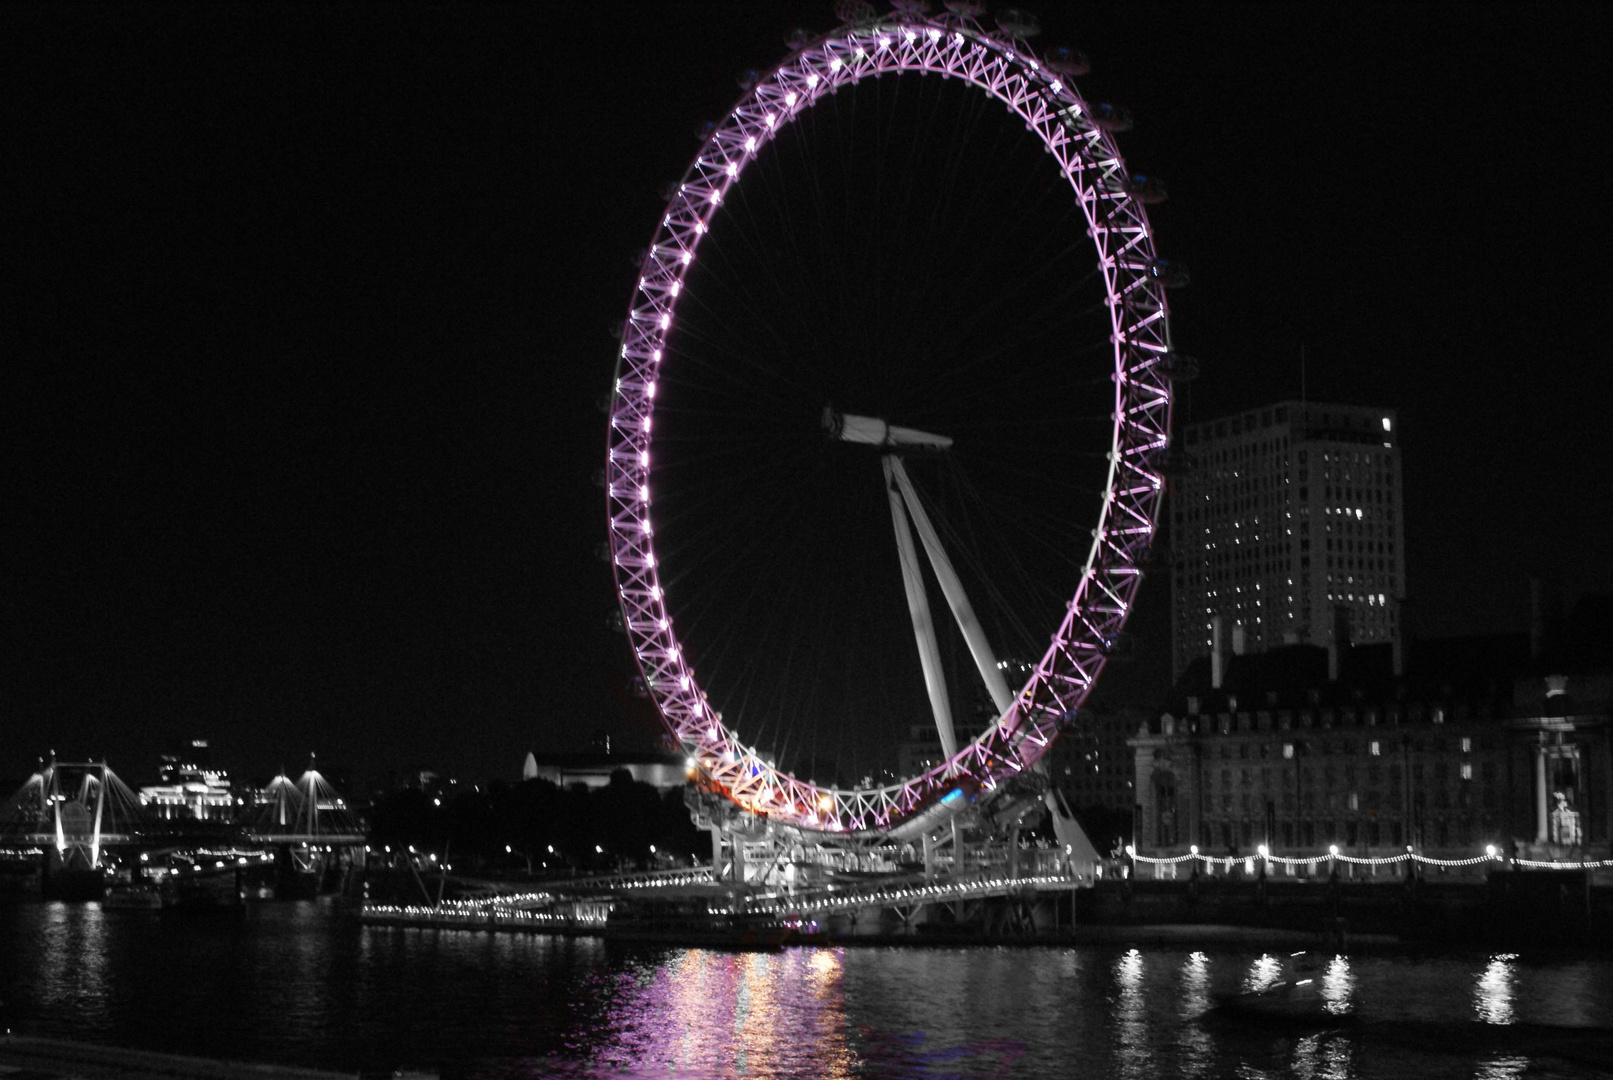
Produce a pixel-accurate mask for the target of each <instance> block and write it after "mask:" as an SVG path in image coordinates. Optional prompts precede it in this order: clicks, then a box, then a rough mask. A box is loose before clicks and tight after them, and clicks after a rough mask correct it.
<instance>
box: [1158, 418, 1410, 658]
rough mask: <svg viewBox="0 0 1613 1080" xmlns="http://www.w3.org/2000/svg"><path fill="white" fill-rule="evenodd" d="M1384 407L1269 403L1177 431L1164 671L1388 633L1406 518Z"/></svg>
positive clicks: (1388, 636) (1393, 434)
mask: <svg viewBox="0 0 1613 1080" xmlns="http://www.w3.org/2000/svg"><path fill="white" fill-rule="evenodd" d="M1399 440H1400V432H1399V422H1398V420H1397V419H1396V416H1395V413H1394V411H1393V410H1391V409H1380V408H1369V407H1363V406H1357V405H1330V404H1323V403H1320V402H1299V401H1281V402H1277V403H1275V404H1273V405H1268V406H1266V407H1264V408H1259V409H1251V410H1250V411H1248V412H1245V413H1240V414H1238V415H1236V416H1229V417H1224V418H1222V419H1219V420H1212V421H1209V422H1207V423H1202V424H1194V425H1191V426H1189V427H1187V428H1185V429H1184V430H1183V432H1182V440H1181V445H1182V448H1183V450H1184V460H1186V461H1187V462H1188V467H1187V468H1186V469H1184V470H1183V471H1182V472H1181V473H1180V474H1178V475H1177V476H1176V477H1175V479H1174V480H1173V482H1172V485H1173V490H1172V498H1171V511H1170V529H1171V547H1172V551H1173V553H1174V558H1173V577H1172V616H1171V644H1172V677H1173V679H1178V678H1180V677H1181V676H1182V674H1183V673H1184V672H1185V671H1186V670H1187V667H1188V665H1189V664H1190V663H1192V662H1193V660H1195V659H1197V658H1199V657H1205V656H1214V657H1216V658H1218V660H1217V662H1218V663H1224V661H1225V658H1226V657H1227V656H1230V655H1233V654H1238V653H1245V652H1260V651H1262V650H1264V649H1271V648H1275V647H1277V646H1280V645H1285V644H1298V643H1308V644H1312V645H1318V646H1322V647H1327V648H1334V649H1338V648H1343V647H1347V646H1348V645H1350V644H1371V643H1376V642H1389V643H1391V644H1392V645H1394V646H1395V647H1396V648H1397V649H1398V647H1399V645H1400V642H1401V628H1400V609H1399V605H1400V602H1401V600H1402V599H1403V598H1404V596H1405V591H1406V578H1405V569H1404V567H1405V560H1404V551H1405V523H1404V515H1403V513H1402V502H1401V481H1400V441H1399Z"/></svg>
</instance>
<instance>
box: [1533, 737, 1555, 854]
mask: <svg viewBox="0 0 1613 1080" xmlns="http://www.w3.org/2000/svg"><path fill="white" fill-rule="evenodd" d="M1534 751H1535V843H1537V844H1544V843H1545V842H1546V837H1547V835H1548V833H1547V828H1548V825H1549V823H1550V820H1551V819H1550V816H1549V813H1548V811H1547V803H1548V799H1547V797H1546V795H1547V792H1546V748H1545V747H1544V746H1538V745H1537V746H1536V747H1535V748H1534Z"/></svg>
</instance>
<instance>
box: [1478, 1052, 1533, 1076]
mask: <svg viewBox="0 0 1613 1080" xmlns="http://www.w3.org/2000/svg"><path fill="white" fill-rule="evenodd" d="M1528 1071H1529V1059H1528V1058H1526V1057H1502V1058H1495V1059H1494V1060H1492V1061H1481V1062H1479V1068H1478V1071H1477V1072H1475V1073H1474V1074H1473V1080H1515V1078H1517V1077H1520V1076H1523V1075H1525V1074H1526V1073H1527V1072H1528Z"/></svg>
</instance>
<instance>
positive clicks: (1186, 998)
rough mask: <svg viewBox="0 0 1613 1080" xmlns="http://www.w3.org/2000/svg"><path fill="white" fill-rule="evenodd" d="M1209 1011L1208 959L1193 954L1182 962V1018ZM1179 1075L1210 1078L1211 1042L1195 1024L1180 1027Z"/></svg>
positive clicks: (1211, 1065)
mask: <svg viewBox="0 0 1613 1080" xmlns="http://www.w3.org/2000/svg"><path fill="white" fill-rule="evenodd" d="M1209 1009H1210V958H1209V957H1208V956H1205V955H1204V954H1203V953H1201V952H1195V953H1192V954H1190V955H1189V956H1188V958H1187V959H1186V960H1184V961H1182V1019H1184V1020H1188V1021H1192V1020H1195V1019H1197V1018H1198V1017H1200V1016H1203V1015H1204V1014H1205V1013H1206V1012H1208V1011H1209ZM1181 1046H1182V1075H1183V1076H1188V1077H1193V1076H1210V1075H1212V1073H1213V1071H1214V1068H1215V1043H1214V1041H1213V1040H1212V1039H1211V1038H1210V1033H1209V1032H1208V1031H1205V1030H1204V1028H1202V1027H1200V1026H1199V1025H1198V1024H1193V1023H1189V1024H1186V1025H1185V1026H1183V1028H1182V1035H1181Z"/></svg>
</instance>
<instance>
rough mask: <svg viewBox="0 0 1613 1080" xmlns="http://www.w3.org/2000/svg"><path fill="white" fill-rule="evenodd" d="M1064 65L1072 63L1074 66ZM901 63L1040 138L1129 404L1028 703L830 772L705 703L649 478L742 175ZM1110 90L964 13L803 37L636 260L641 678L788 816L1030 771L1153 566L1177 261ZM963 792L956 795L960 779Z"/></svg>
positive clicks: (634, 445) (762, 79)
mask: <svg viewBox="0 0 1613 1080" xmlns="http://www.w3.org/2000/svg"><path fill="white" fill-rule="evenodd" d="M1060 66H1061V67H1063V68H1065V69H1066V70H1068V68H1069V65H1067V64H1066V65H1060ZM901 72H916V73H922V74H925V75H937V76H940V77H942V78H954V79H962V80H965V81H966V82H968V83H969V84H971V85H973V86H976V87H978V88H979V89H981V90H983V91H984V92H985V93H986V94H988V95H990V96H991V97H992V98H994V99H996V100H997V101H1000V102H1001V103H1002V104H1003V105H1005V106H1006V107H1007V108H1008V109H1010V110H1011V111H1012V112H1013V113H1015V114H1017V115H1018V116H1019V117H1021V118H1022V119H1023V120H1024V122H1025V124H1026V126H1027V127H1028V128H1029V129H1030V130H1031V131H1032V132H1034V133H1035V135H1036V136H1037V137H1039V138H1040V139H1041V140H1042V142H1043V143H1044V144H1045V146H1046V148H1047V150H1048V152H1049V153H1050V154H1051V155H1052V156H1053V158H1054V159H1055V161H1056V162H1057V164H1058V167H1059V169H1060V170H1061V171H1062V173H1063V175H1064V176H1065V177H1066V178H1067V179H1068V181H1069V184H1070V188H1071V190H1072V191H1073V193H1074V195H1075V197H1076V199H1077V200H1078V201H1079V203H1080V205H1081V208H1082V210H1083V211H1084V213H1085V215H1086V218H1087V221H1088V223H1089V234H1090V235H1091V237H1092V239H1093V241H1094V244H1095V246H1096V248H1097V256H1098V262H1099V268H1100V270H1101V272H1102V274H1103V278H1104V282H1105V286H1106V289H1107V296H1108V305H1109V308H1110V317H1111V324H1112V327H1113V334H1112V341H1113V345H1114V375H1113V376H1112V377H1113V379H1114V384H1115V407H1114V415H1113V420H1114V427H1113V438H1112V442H1111V451H1110V455H1109V461H1110V464H1109V472H1108V482H1107V490H1106V492H1105V497H1104V504H1103V510H1102V512H1101V514H1100V517H1099V520H1098V525H1097V528H1096V529H1095V530H1094V532H1093V535H1094V540H1093V544H1092V548H1091V550H1090V552H1089V554H1088V556H1087V560H1086V564H1085V568H1084V570H1083V573H1082V577H1081V580H1080V583H1079V585H1078V587H1077V589H1076V593H1075V596H1074V598H1073V599H1072V600H1071V601H1070V602H1069V604H1068V606H1067V610H1066V614H1065V616H1064V619H1063V621H1062V623H1061V624H1060V625H1059V627H1058V628H1057V630H1056V631H1055V632H1054V633H1053V635H1052V640H1051V643H1050V644H1049V646H1048V649H1047V652H1046V653H1045V654H1044V655H1043V656H1042V658H1041V661H1040V662H1039V663H1038V664H1037V665H1036V667H1035V670H1034V672H1033V673H1032V675H1031V676H1030V678H1029V680H1028V681H1027V682H1026V684H1025V685H1024V687H1023V688H1022V689H1021V690H1020V691H1019V693H1018V694H1017V695H1016V697H1015V699H1014V704H1013V706H1012V707H1011V708H1010V709H1009V710H1008V712H1007V713H1006V714H1004V715H1003V716H1001V717H1000V718H999V719H998V721H997V722H996V723H995V724H993V725H992V726H991V727H990V728H989V729H988V730H987V731H986V732H985V733H984V734H982V735H981V736H980V737H979V738H978V739H976V740H975V741H974V742H973V743H971V744H970V745H968V746H966V747H964V748H962V749H961V750H959V752H958V753H957V754H956V755H955V756H954V757H952V758H951V759H949V760H947V761H945V762H943V763H942V764H940V765H937V766H936V767H935V768H933V769H931V770H930V771H928V772H926V773H923V774H922V775H919V776H915V777H912V778H910V779H907V780H905V781H902V782H900V783H896V784H891V785H888V786H885V787H879V788H869V789H858V790H842V789H829V788H820V787H818V786H816V785H814V784H811V783H808V782H805V781H802V780H798V779H796V778H795V777H793V776H789V775H787V774H785V773H783V772H780V771H779V770H777V769H775V768H774V767H773V766H772V765H771V764H769V763H768V762H767V761H766V760H764V759H763V757H762V756H761V754H760V753H759V752H758V751H756V750H755V749H754V748H751V747H747V746H745V745H744V744H743V743H742V742H741V741H740V739H739V738H738V736H737V735H736V733H735V732H733V731H731V730H729V729H728V728H727V727H726V726H725V725H724V724H723V722H722V721H721V720H720V718H719V716H718V714H717V712H716V710H715V709H714V708H713V707H712V706H711V705H709V704H708V703H707V701H706V697H705V694H704V693H702V691H701V689H700V685H699V683H698V681H697V680H696V678H695V674H694V672H693V670H692V668H691V665H690V664H689V662H688V660H687V659H686V658H685V656H684V654H683V652H682V650H681V648H680V646H679V644H678V640H677V638H676V636H675V635H674V632H673V627H672V622H671V618H670V616H669V614H668V609H667V604H666V597H665V595H664V593H663V592H662V589H661V585H660V581H659V576H658V572H657V563H656V556H655V549H654V536H655V528H654V516H653V514H652V507H653V502H652V499H651V490H650V481H651V473H652V461H653V454H654V449H655V444H654V440H653V438H652V432H653V421H654V413H655V391H656V382H657V377H658V372H659V368H660V364H661V360H662V357H663V355H664V352H665V348H666V340H667V336H668V334H669V332H670V330H671V328H672V325H673V320H674V319H675V318H676V305H677V302H678V294H679V293H680V292H681V291H682V289H683V282H684V278H685V275H686V274H687V273H688V271H689V267H690V265H691V263H692V262H693V261H694V259H695V257H696V254H697V252H698V250H699V247H700V241H701V239H702V237H703V236H704V235H705V233H706V231H707V228H708V223H709V222H710V221H711V219H712V217H713V215H715V214H717V213H719V212H721V206H722V203H723V200H724V197H725V195H726V193H727V192H728V189H729V187H730V185H732V184H734V183H736V182H737V181H738V180H739V178H740V177H741V176H742V175H743V173H744V170H745V168H746V166H747V165H748V164H749V163H750V162H751V161H753V160H755V158H756V156H757V154H758V153H760V152H761V150H762V147H763V146H764V145H766V143H767V142H768V140H770V139H771V138H773V136H774V135H775V134H777V132H778V131H779V130H780V129H781V128H782V127H783V126H784V125H785V124H788V123H790V122H791V121H792V120H794V119H795V118H796V117H797V116H798V115H800V114H801V113H802V112H804V111H805V110H807V109H809V108H811V107H812V105H813V104H814V103H815V102H816V101H817V100H818V99H819V98H821V97H822V96H823V95H825V94H827V93H829V92H830V91H831V90H834V89H836V88H839V87H845V86H850V85H852V84H854V83H857V82H858V81H860V80H862V79H866V78H869V77H871V76H875V75H880V74H890V73H901ZM1105 119H1106V117H1105V114H1104V113H1103V112H1102V107H1101V106H1100V107H1098V108H1097V109H1095V108H1094V107H1092V106H1089V105H1088V103H1087V102H1086V101H1085V100H1084V99H1083V98H1082V97H1081V96H1080V95H1079V94H1078V93H1077V92H1076V90H1075V88H1074V87H1073V86H1071V85H1070V82H1069V79H1068V77H1067V76H1065V75H1063V74H1061V73H1060V72H1059V71H1055V70H1054V69H1053V68H1052V67H1050V66H1049V64H1048V63H1047V62H1046V61H1044V60H1043V59H1040V58H1038V56H1037V55H1036V54H1034V53H1033V52H1031V51H1030V50H1029V49H1028V48H1027V47H1026V46H1025V44H1024V42H1023V41H1020V40H1018V39H1015V38H1014V37H1012V36H1011V35H1010V34H1008V33H1006V32H988V31H987V30H986V29H984V28H983V27H982V26H981V25H980V24H979V23H977V22H976V21H975V20H973V19H971V18H967V17H960V16H939V17H930V16H924V15H916V14H911V13H895V14H892V15H890V16H888V17H885V18H883V19H879V20H869V21H865V22H858V23H853V24H851V25H846V26H842V27H840V28H838V29H837V30H834V31H831V32H830V33H828V34H826V35H825V36H824V37H823V38H821V39H818V40H816V41H812V42H809V43H807V44H806V45H805V46H804V47H802V48H801V49H799V51H796V52H794V53H792V54H791V55H789V56H788V57H786V59H785V60H784V61H783V62H782V63H781V64H780V65H779V66H778V67H776V68H774V69H773V70H772V71H770V72H767V73H765V74H763V75H761V76H759V77H758V79H757V81H756V83H755V85H754V86H753V88H752V89H750V90H749V91H748V92H747V93H746V94H745V96H744V97H743V98H742V99H741V100H740V102H739V104H738V105H737V106H736V107H735V108H734V110H733V111H732V112H731V113H730V114H729V115H728V116H727V117H726V118H725V119H724V120H723V121H722V122H721V123H719V124H717V125H716V126H715V128H714V130H713V131H712V133H711V134H710V136H709V137H708V138H707V139H706V140H705V142H704V143H703V145H702V146H701V148H700V151H699V154H698V156H697V157H696V158H695V160H694V163H693V164H692V165H691V166H690V167H689V170H688V172H686V173H685V174H684V176H683V179H682V182H681V183H680V184H679V185H678V188H677V192H676V193H675V194H674V195H673V196H672V197H671V200H670V202H669V203H668V205H667V208H666V213H665V215H664V216H663V217H662V219H661V225H660V228H659V229H658V230H657V232H656V234H655V238H654V242H653V243H652V244H651V246H650V248H649V249H648V251H647V252H646V254H645V256H644V259H643V262H642V263H641V265H640V267H639V280H638V288H637V290H636V292H635V293H634V296H633V302H632V309H631V311H630V313H629V315H628V317H627V322H626V324H625V326H624V328H623V334H622V347H621V354H620V360H619V362H618V365H617V379H616V385H615V395H614V397H613V399H612V406H611V414H610V430H609V436H608V458H607V462H606V486H607V491H608V504H609V512H610V535H611V552H612V559H613V563H614V572H615V575H616V582H617V588H618V592H619V595H620V599H621V606H622V615H623V618H624V621H625V624H626V630H627V634H628V638H629V640H630V641H631V643H632V647H633V650H634V654H635V656H636V657H637V660H638V664H639V668H640V671H641V673H642V675H643V678H644V682H645V684H646V685H647V686H648V688H649V691H650V694H651V696H652V697H653V699H654V700H655V702H656V704H657V706H658V708H659V709H660V712H661V715H662V717H663V719H664V720H665V722H666V724H667V727H668V729H669V730H670V732H671V734H672V735H673V737H674V738H676V739H677V741H678V742H679V744H680V745H681V746H682V747H683V748H684V750H685V751H686V752H687V754H688V755H689V758H690V768H691V770H692V771H693V772H695V773H697V774H698V775H699V776H700V777H701V779H702V780H703V781H706V782H709V783H710V784H711V785H712V786H714V787H717V788H719V789H721V790H723V791H724V792H725V793H726V794H727V795H728V796H729V797H730V798H732V799H733V800H734V801H735V802H736V803H737V804H738V805H739V806H741V807H743V808H744V809H746V810H748V811H750V812H752V813H754V814H757V815H761V816H765V817H767V818H770V819H773V820H775V821H778V822H781V823H784V824H787V825H792V826H796V827H799V828H803V829H807V830H813V831H818V832H823V833H830V834H838V835H842V836H847V835H851V836H855V835H867V834H870V833H881V832H888V831H891V830H893V829H895V828H897V827H898V826H899V825H901V824H903V823H904V822H911V821H912V820H913V819H914V818H915V816H916V815H919V814H921V813H923V812H924V811H926V810H928V809H929V808H931V807H932V806H935V805H936V804H938V803H941V802H942V800H943V799H944V800H945V801H946V803H948V804H955V803H957V802H960V801H962V800H965V799H967V800H972V799H974V798H975V797H976V796H978V795H979V794H980V793H981V792H983V791H987V790H991V789H994V788H996V787H997V786H998V785H999V784H1000V783H1001V782H1003V781H1004V780H1006V779H1007V778H1009V777H1011V776H1013V775H1015V774H1017V773H1019V772H1021V771H1023V770H1025V769H1027V768H1028V767H1029V766H1031V765H1032V764H1034V763H1035V762H1036V760H1037V759H1038V758H1040V757H1041V756H1042V755H1043V754H1045V753H1046V752H1047V751H1048V749H1049V748H1050V747H1051V745H1052V743H1053V740H1054V739H1055V738H1056V737H1057V735H1058V733H1059V731H1060V730H1061V729H1062V728H1064V727H1067V726H1068V725H1069V724H1070V723H1071V722H1072V721H1073V719H1074V717H1075V714H1076V710H1077V709H1078V708H1079V707H1080V705H1081V704H1082V702H1083V701H1084V700H1085V699H1086V696H1087V694H1088V693H1089V692H1090V690H1091V688H1092V686H1093V684H1094V682H1095V680H1096V679H1097V677H1098V673H1099V671H1100V670H1101V669H1102V668H1103V665H1104V660H1105V657H1106V656H1107V654H1108V652H1109V651H1110V650H1111V649H1112V648H1113V646H1114V643H1115V641H1116V638H1117V636H1118V635H1119V633H1120V630H1121V626H1122V625H1123V623H1124V622H1125V619H1126V615H1127V613H1128V611H1129V610H1130V608H1131V606H1132V601H1133V597H1134V596H1135V594H1136V592H1137V587H1138V584H1139V582H1140V580H1141V578H1142V567H1141V563H1142V560H1143V559H1144V558H1145V556H1146V555H1147V553H1148V550H1149V547H1150V544H1151V542H1152V540H1153V537H1154V530H1155V526H1156V522H1157V520H1158V516H1159V512H1160V507H1161V502H1162V499H1163V486H1164V485H1163V481H1162V475H1161V469H1162V466H1163V464H1164V461H1163V459H1164V456H1165V452H1166V448H1167V445H1168V442H1169V433H1170V412H1171V387H1170V369H1171V364H1172V361H1173V360H1174V359H1175V357H1174V355H1173V354H1172V353H1171V345H1170V332H1169V325H1168V319H1167V307H1166V301H1165V295H1164V289H1165V286H1166V285H1167V284H1168V283H1169V278H1170V276H1171V275H1170V268H1169V267H1168V266H1167V264H1165V263H1164V262H1163V261H1161V260H1158V259H1157V258H1156V257H1155V254H1154V244H1153V236H1152V232H1151V229H1150V227H1149V223H1148V219H1147V216H1146V214H1145V212H1144V208H1143V205H1142V198H1141V193H1140V191H1139V190H1138V185H1137V183H1136V181H1134V180H1133V178H1132V177H1131V176H1130V174H1128V173H1127V171H1126V167H1125V163H1124V162H1123V161H1122V159H1121V156H1120V153H1119V151H1118V150H1117V149H1116V147H1115V143H1114V139H1113V136H1112V134H1111V133H1110V132H1109V131H1107V130H1105ZM959 792H961V795H960V794H958V793H959Z"/></svg>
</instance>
